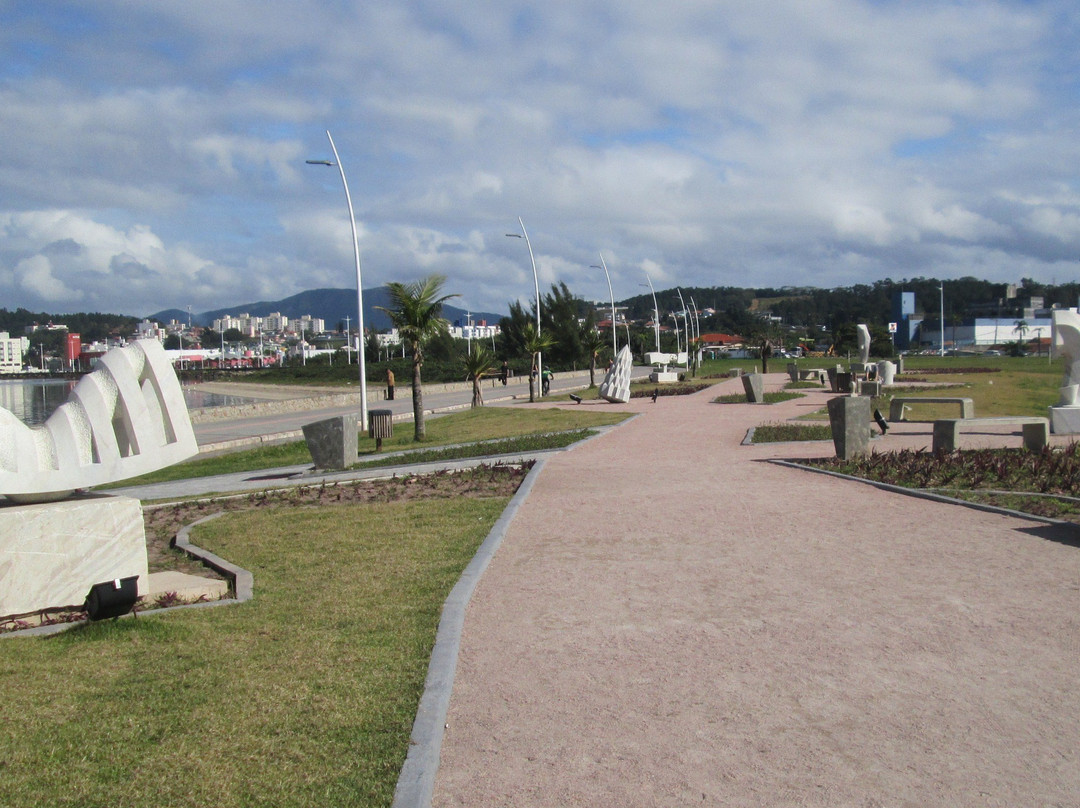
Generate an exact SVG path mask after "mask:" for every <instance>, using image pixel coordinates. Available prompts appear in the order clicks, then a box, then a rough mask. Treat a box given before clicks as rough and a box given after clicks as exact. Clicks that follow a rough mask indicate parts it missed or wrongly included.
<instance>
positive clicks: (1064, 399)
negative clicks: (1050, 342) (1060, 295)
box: [1051, 309, 1080, 407]
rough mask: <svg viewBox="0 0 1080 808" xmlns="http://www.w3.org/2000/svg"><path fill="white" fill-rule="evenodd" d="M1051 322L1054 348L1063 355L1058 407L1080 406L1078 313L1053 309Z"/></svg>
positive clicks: (1079, 332)
mask: <svg viewBox="0 0 1080 808" xmlns="http://www.w3.org/2000/svg"><path fill="white" fill-rule="evenodd" d="M1051 322H1052V323H1053V327H1054V349H1055V350H1056V351H1057V352H1058V353H1059V354H1060V355H1061V356H1063V357H1065V378H1063V379H1062V380H1061V389H1060V390H1059V392H1060V394H1061V398H1060V400H1059V401H1058V406H1059V407H1076V406H1080V404H1078V402H1077V396H1078V391H1080V314H1077V313H1076V312H1075V311H1074V310H1072V309H1055V310H1054V313H1053V317H1052V320H1051Z"/></svg>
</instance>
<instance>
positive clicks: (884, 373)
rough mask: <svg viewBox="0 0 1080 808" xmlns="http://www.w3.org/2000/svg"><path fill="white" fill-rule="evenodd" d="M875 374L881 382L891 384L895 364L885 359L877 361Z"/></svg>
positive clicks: (894, 377) (894, 372) (893, 377)
mask: <svg viewBox="0 0 1080 808" xmlns="http://www.w3.org/2000/svg"><path fill="white" fill-rule="evenodd" d="M877 376H878V381H880V382H881V383H882V384H892V383H893V382H894V381H895V379H896V365H895V364H894V363H893V362H890V361H889V360H887V359H885V360H882V361H881V362H878V363H877Z"/></svg>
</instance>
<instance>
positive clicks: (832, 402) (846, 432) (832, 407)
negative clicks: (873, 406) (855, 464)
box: [829, 396, 870, 460]
mask: <svg viewBox="0 0 1080 808" xmlns="http://www.w3.org/2000/svg"><path fill="white" fill-rule="evenodd" d="M829 425H830V426H831V427H832V438H833V447H834V448H835V449H836V456H837V457H839V458H840V459H841V460H851V459H852V458H853V457H858V456H859V455H864V454H867V453H868V452H869V451H870V399H869V398H866V397H864V396H859V397H854V398H853V397H851V396H845V397H843V398H830V399H829Z"/></svg>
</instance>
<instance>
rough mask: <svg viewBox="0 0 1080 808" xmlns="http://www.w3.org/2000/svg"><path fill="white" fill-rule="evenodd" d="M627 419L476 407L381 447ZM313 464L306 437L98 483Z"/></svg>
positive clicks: (371, 444) (398, 428)
mask: <svg viewBox="0 0 1080 808" xmlns="http://www.w3.org/2000/svg"><path fill="white" fill-rule="evenodd" d="M626 418H627V414H626V413H619V412H595V411H593V410H580V409H574V408H573V407H569V408H567V409H562V408H552V409H546V410H538V409H529V410H526V409H516V408H513V407H477V408H476V409H470V410H463V411H461V412H456V413H451V414H449V415H443V416H440V417H438V418H430V419H428V420H427V421H426V422H425V424H426V428H427V438H426V439H425V440H424V441H423V442H422V443H417V442H416V441H415V440H413V427H412V424H411V423H405V424H395V425H394V436H393V437H392V438H385V439H384V440H383V451H384V452H385V451H394V450H401V449H415V448H420V447H424V448H427V447H436V446H445V445H447V444H454V443H470V442H475V441H482V440H498V439H504V438H517V437H522V436H525V435H540V434H546V433H551V432H562V431H567V430H576V429H586V428H588V427H593V426H607V425H609V424H617V423H619V422H620V421H623V420H625V419H626ZM359 452H360V459H361V460H364V459H373V458H375V457H376V456H377V455H376V453H375V441H374V440H372V439H371V438H369V437H368V436H367V435H362V436H361V437H360V440H359ZM310 462H311V453H310V452H308V449H307V444H306V443H304V441H302V440H301V441H292V442H291V443H282V444H278V445H275V446H259V447H256V448H253V449H241V450H240V451H236V452H229V453H228V454H223V455H218V456H215V457H196V458H192V459H191V460H188V461H185V462H183V463H177V464H176V465H174V466H169V467H168V468H164V469H160V470H159V471H155V472H152V473H151V474H144V475H143V476H141V477H134V478H132V479H129V480H123V481H122V482H119V483H116V484H115V485H111V486H99V488H101V489H107V488H119V487H127V486H131V485H143V484H149V483H160V482H168V481H170V480H187V479H190V478H192V477H212V476H214V475H216V474H231V473H233V472H239V471H259V470H261V469H271V468H279V467H281V466H299V465H303V464H305V463H310Z"/></svg>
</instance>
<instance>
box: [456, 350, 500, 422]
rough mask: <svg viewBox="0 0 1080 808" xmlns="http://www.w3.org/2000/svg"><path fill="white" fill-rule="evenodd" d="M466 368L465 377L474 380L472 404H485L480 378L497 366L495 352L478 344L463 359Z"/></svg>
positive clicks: (479, 405)
mask: <svg viewBox="0 0 1080 808" xmlns="http://www.w3.org/2000/svg"><path fill="white" fill-rule="evenodd" d="M461 364H462V365H463V366H464V368H465V378H467V379H471V380H472V406H473V407H483V406H484V393H483V391H482V390H481V389H480V380H481V379H482V378H483V377H484V374H486V373H489V372H490V371H491V369H492V368H493V367H495V354H493V353H492V352H491V351H489V350H488V349H487V348H485V347H484V346H483V345H477V346H476V348H475V349H474V350H473V352H472V353H471V354H468V355H467V356H465V357H464V358H463V359H462V360H461Z"/></svg>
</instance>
